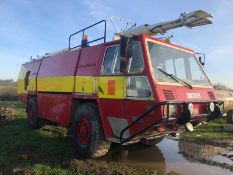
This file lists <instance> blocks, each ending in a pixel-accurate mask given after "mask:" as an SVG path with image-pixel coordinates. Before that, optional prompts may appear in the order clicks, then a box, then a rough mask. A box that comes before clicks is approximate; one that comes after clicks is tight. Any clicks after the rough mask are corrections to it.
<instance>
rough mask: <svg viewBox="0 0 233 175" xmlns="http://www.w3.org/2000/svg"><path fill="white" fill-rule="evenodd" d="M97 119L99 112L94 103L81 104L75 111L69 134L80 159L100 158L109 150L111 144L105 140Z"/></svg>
mask: <svg viewBox="0 0 233 175" xmlns="http://www.w3.org/2000/svg"><path fill="white" fill-rule="evenodd" d="M99 119H100V117H99V111H98V108H97V106H96V105H95V104H94V103H84V104H81V105H80V106H79V107H78V109H77V110H76V111H75V115H74V117H73V121H72V124H71V134H72V137H73V141H74V146H75V148H76V150H77V152H78V154H79V155H81V156H82V157H86V158H90V157H92V158H97V157H101V156H103V155H105V154H106V153H107V152H108V150H109V149H110V144H111V142H110V141H107V140H106V139H105V137H104V135H103V129H102V126H101V124H100V121H99Z"/></svg>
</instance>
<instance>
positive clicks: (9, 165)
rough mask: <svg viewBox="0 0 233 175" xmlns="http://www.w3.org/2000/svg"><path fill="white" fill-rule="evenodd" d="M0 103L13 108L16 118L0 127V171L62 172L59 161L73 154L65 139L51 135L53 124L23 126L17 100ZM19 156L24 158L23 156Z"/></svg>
mask: <svg viewBox="0 0 233 175" xmlns="http://www.w3.org/2000/svg"><path fill="white" fill-rule="evenodd" d="M0 106H3V107H4V106H5V107H6V106H8V107H14V108H16V109H17V118H16V119H15V120H13V121H10V122H8V123H7V124H6V125H4V126H0V145H1V146H0V170H3V169H4V173H6V174H8V173H10V172H11V171H14V170H15V169H25V168H26V169H28V170H30V171H31V170H32V171H35V172H40V171H46V172H53V171H54V172H59V173H55V174H64V173H65V172H66V171H65V170H63V168H62V164H65V162H66V161H67V159H70V158H74V155H75V151H74V150H73V149H72V145H71V142H70V141H69V140H68V138H67V137H65V136H63V135H61V134H59V135H56V134H54V132H52V131H53V129H54V127H55V126H51V127H50V128H49V129H48V127H49V126H48V127H47V129H46V127H44V128H42V129H39V130H32V129H31V128H30V127H29V126H28V125H27V120H26V114H25V112H24V111H25V109H24V108H23V105H21V104H20V103H19V102H4V103H3V102H1V103H0ZM58 128H59V127H58ZM22 155H26V158H24V159H23V158H22ZM51 157H52V158H51ZM31 168H32V169H31ZM45 174H46V173H45ZM49 174H51V173H49Z"/></svg>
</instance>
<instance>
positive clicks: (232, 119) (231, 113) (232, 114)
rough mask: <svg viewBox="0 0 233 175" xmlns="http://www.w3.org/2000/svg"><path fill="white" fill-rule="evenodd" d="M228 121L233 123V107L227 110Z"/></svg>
mask: <svg viewBox="0 0 233 175" xmlns="http://www.w3.org/2000/svg"><path fill="white" fill-rule="evenodd" d="M227 123H230V124H233V109H231V110H229V111H228V112H227Z"/></svg>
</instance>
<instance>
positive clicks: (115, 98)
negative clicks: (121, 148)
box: [97, 44, 128, 137]
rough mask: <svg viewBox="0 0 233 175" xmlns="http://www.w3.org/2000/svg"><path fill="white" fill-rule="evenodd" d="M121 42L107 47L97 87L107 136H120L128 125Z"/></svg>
mask: <svg viewBox="0 0 233 175" xmlns="http://www.w3.org/2000/svg"><path fill="white" fill-rule="evenodd" d="M120 62H121V57H120V52H119V44H118V45H112V46H108V47H107V48H106V49H105V54H104V58H103V63H102V66H101V70H100V76H99V77H98V83H97V89H98V97H99V104H100V106H99V107H100V112H101V114H102V116H103V117H102V120H103V123H104V124H105V131H106V130H107V132H105V134H107V135H106V137H112V136H115V137H119V136H120V131H121V130H122V129H123V128H124V127H126V126H127V125H128V122H127V119H126V115H125V109H124V108H125V106H124V99H125V82H126V79H125V76H124V75H123V73H122V72H121V70H120Z"/></svg>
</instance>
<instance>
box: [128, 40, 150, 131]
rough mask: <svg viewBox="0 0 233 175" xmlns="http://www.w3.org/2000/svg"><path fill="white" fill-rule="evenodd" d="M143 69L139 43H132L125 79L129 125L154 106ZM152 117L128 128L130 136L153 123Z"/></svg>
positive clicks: (143, 62) (144, 66) (144, 67)
mask: <svg viewBox="0 0 233 175" xmlns="http://www.w3.org/2000/svg"><path fill="white" fill-rule="evenodd" d="M145 69H146V65H145V61H144V57H143V54H142V46H141V43H140V42H139V41H134V45H133V57H132V58H130V59H129V65H128V70H127V78H126V95H125V113H126V116H127V118H128V121H129V123H132V122H133V121H135V120H136V119H137V118H138V117H140V116H141V115H142V114H143V113H145V112H146V111H147V110H149V109H150V108H151V107H152V106H153V105H154V98H153V93H152V89H151V87H150V84H149V80H148V78H147V73H146V71H145ZM152 116H154V113H153V112H152V113H150V115H149V116H147V117H146V118H145V119H143V120H140V122H139V123H137V124H136V125H134V126H133V127H132V128H130V133H131V135H132V134H134V133H136V132H137V131H139V130H140V129H142V128H144V127H146V126H147V125H148V124H150V122H151V121H153V118H152Z"/></svg>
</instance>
